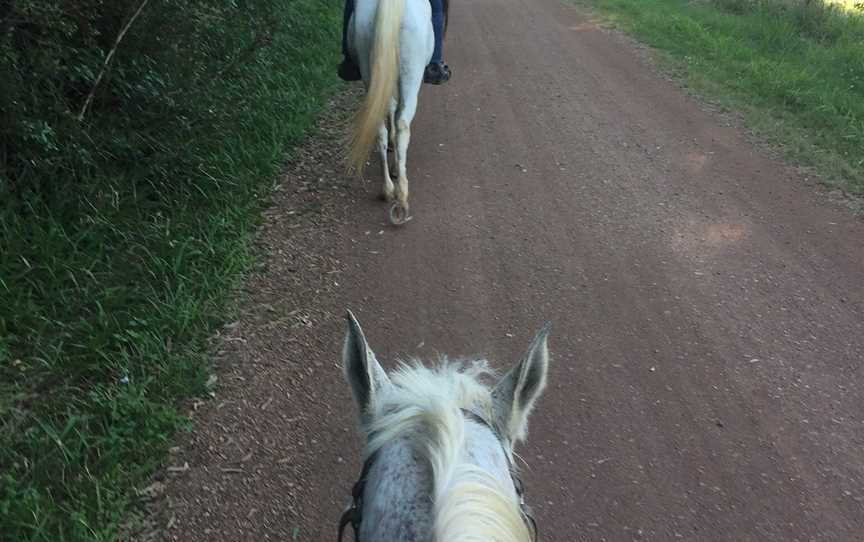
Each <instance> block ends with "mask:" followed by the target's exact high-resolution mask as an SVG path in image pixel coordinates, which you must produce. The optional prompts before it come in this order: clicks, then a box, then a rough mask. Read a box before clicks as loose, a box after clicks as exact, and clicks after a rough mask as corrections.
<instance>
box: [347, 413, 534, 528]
mask: <svg viewBox="0 0 864 542" xmlns="http://www.w3.org/2000/svg"><path fill="white" fill-rule="evenodd" d="M461 410H462V414H463V415H464V416H465V417H466V418H469V419H471V420H474V421H475V422H477V423H479V424H480V425H485V426H486V427H488V428H489V430H490V431H492V433H494V434H495V436H496V437H498V441H499V442H501V435H500V434H499V433H498V431H497V430H495V428H494V427H493V426H492V425H491V424H490V423H489V422H487V421H486V420H484V419H483V418H482V417H481V416H480V415H478V414H476V413H474V412H471V411H470V410H465V409H464V408H463V409H461ZM501 446H502V447H503V446H504V444H503V443H502V444H501ZM377 457H378V454H377V453H374V454H372V455H370V456H369V458H368V459H366V462H365V463H363V470H361V471H360V479H359V480H357V482H356V483H355V484H354V487H353V488H352V489H351V498H352V499H353V501H352V502H351V506H349V507H348V509H347V510H345V512H344V513H343V514H342V517H341V519H339V536H338V538H337V539H336V540H337V542H342V539H343V535H344V534H345V528H346V527H347V526H348V525H351V529H352V530H353V531H354V541H355V542H362V541H361V540H360V523H361V522H362V521H363V491H364V490H365V488H366V478H367V477H368V476H369V471H370V470H371V469H372V465H373V464H375V459H376V458H377ZM504 457H506V458H507V464H508V467H509V470H510V478H512V479H513V488H514V489H515V490H516V496H517V497H518V498H519V511H520V513H521V514H522V520H523V521H524V522H525V525H526V526H527V527H528V531H529V532H530V533H531V540H532V541H533V542H538V541H539V540H540V537H539V533H538V531H537V521H536V520H535V519H534V514H533V513H532V511H531V507H530V506H528V504H527V503H526V502H525V494H524V493H525V490H524V487H523V485H522V479H521V478H520V477H519V473H518V472H517V471H516V467H515V465H513V462H512V461H511V459H510V454H508V453H506V450H505V453H504Z"/></svg>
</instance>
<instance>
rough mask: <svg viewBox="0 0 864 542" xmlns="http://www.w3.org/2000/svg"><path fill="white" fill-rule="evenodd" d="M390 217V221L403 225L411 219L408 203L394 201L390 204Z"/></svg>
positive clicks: (396, 224) (395, 224)
mask: <svg viewBox="0 0 864 542" xmlns="http://www.w3.org/2000/svg"><path fill="white" fill-rule="evenodd" d="M388 216H389V217H390V223H391V224H393V225H394V226H401V225H402V224H404V223H406V222H408V221H409V220H411V217H410V216H408V204H407V203H406V204H404V205H403V204H402V203H400V202H398V201H394V202H393V204H392V205H390V211H389V213H388Z"/></svg>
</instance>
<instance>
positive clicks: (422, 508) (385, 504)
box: [359, 438, 434, 542]
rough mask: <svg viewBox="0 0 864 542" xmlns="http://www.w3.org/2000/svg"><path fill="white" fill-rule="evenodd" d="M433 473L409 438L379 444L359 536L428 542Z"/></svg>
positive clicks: (370, 475) (369, 476) (361, 537)
mask: <svg viewBox="0 0 864 542" xmlns="http://www.w3.org/2000/svg"><path fill="white" fill-rule="evenodd" d="M433 487H434V482H433V474H432V467H431V466H430V464H429V462H428V461H427V460H426V459H425V458H424V457H423V456H422V455H421V454H420V453H419V452H418V450H417V449H416V446H414V445H412V444H411V443H410V442H409V441H408V439H406V438H400V439H398V440H396V441H394V442H393V443H391V444H388V445H386V446H384V447H383V448H381V450H379V451H378V452H377V454H376V459H375V463H374V464H373V465H372V467H371V468H370V469H369V473H368V475H367V480H366V487H365V491H364V499H363V521H362V522H361V524H360V533H359V534H360V536H359V540H388V541H393V542H431V541H432V526H433V519H434V507H433V502H432V495H433Z"/></svg>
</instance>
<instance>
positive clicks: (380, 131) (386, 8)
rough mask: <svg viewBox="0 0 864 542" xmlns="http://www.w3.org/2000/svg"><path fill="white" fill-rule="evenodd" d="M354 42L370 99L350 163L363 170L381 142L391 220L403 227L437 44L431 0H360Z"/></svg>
mask: <svg viewBox="0 0 864 542" xmlns="http://www.w3.org/2000/svg"><path fill="white" fill-rule="evenodd" d="M348 43H349V52H350V53H351V55H352V56H353V57H354V58H355V59H356V60H357V64H358V66H359V67H360V73H361V74H362V75H363V82H364V84H365V85H366V97H365V99H364V101H363V104H362V106H361V107H360V110H359V111H358V112H357V114H356V116H355V118H354V126H353V133H352V136H351V150H350V152H349V155H348V163H349V166H352V167H354V168H355V169H356V170H357V171H358V172H362V171H363V167H364V165H365V164H366V158H367V157H368V155H369V151H370V150H371V149H372V146H373V145H374V143H375V138H376V137H377V138H378V152H379V155H380V157H381V168H382V174H383V176H384V193H383V196H384V198H385V199H386V200H387V201H388V202H390V203H392V205H391V207H390V220H391V222H393V223H394V224H402V223H404V222H405V221H407V220H408V219H409V217H408V176H407V173H406V171H407V155H408V141H409V139H410V137H411V121H412V120H413V119H414V114H415V113H416V112H417V95H418V94H419V92H420V87H421V85H422V84H423V71H424V69H425V68H426V65H427V64H429V61H430V60H431V59H432V50H433V47H434V45H435V36H434V33H433V30H432V8H431V7H430V6H429V2H428V0H357V4H356V7H355V9H354V15H353V16H352V17H351V21H350V22H349V23H348ZM385 117H386V118H385ZM385 120H386V121H387V122H385ZM391 142H393V143H395V145H393V146H394V147H395V149H396V167H397V169H398V180H397V182H398V184H397V185H396V186H394V184H393V181H392V180H391V178H390V167H389V165H388V163H387V149H388V145H389V143H391Z"/></svg>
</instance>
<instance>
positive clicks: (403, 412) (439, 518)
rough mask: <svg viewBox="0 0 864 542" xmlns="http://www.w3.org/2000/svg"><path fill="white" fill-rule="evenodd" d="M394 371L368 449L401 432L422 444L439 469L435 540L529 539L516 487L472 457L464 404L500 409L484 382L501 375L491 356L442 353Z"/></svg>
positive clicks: (483, 412) (488, 411) (489, 411)
mask: <svg viewBox="0 0 864 542" xmlns="http://www.w3.org/2000/svg"><path fill="white" fill-rule="evenodd" d="M390 376H391V381H392V384H393V386H392V387H391V388H389V389H388V390H387V391H386V392H385V393H382V394H381V396H380V397H379V398H377V399H376V404H374V405H372V409H373V415H372V416H371V417H370V421H369V422H368V424H367V426H366V427H364V430H365V431H366V433H367V446H366V448H365V450H364V456H365V457H367V458H368V457H370V456H371V455H373V454H375V453H376V452H378V451H379V450H381V448H383V447H384V446H386V445H387V444H388V443H391V442H394V441H396V440H397V439H407V440H410V441H411V442H412V443H413V445H414V446H416V449H417V451H418V452H419V454H420V455H421V456H422V457H423V458H425V459H426V460H427V461H428V463H429V465H430V467H431V470H432V477H433V481H432V487H433V508H434V518H433V531H434V540H447V541H448V542H455V541H458V540H480V539H482V540H493V541H501V542H504V541H527V540H529V539H530V536H529V533H528V530H527V528H526V526H525V524H524V522H523V520H522V516H521V512H520V509H519V505H518V503H517V502H516V500H515V498H514V495H515V493H514V490H513V488H512V487H507V486H506V485H505V481H503V480H498V479H497V478H495V477H494V476H492V475H491V474H490V473H488V472H487V471H485V470H483V469H482V468H480V467H478V466H477V465H474V464H472V463H469V462H466V461H465V460H464V453H463V452H464V448H465V445H466V432H467V430H468V429H469V423H470V422H468V421H466V419H465V416H464V415H463V413H462V409H465V410H469V411H472V412H474V413H476V414H478V415H479V416H481V417H483V418H484V419H486V420H491V419H492V416H493V407H492V395H491V389H490V387H489V386H487V385H486V384H485V383H484V382H483V380H485V379H486V378H488V377H492V376H494V373H493V372H492V371H491V370H490V369H489V367H488V364H487V363H486V362H485V361H482V360H481V361H473V362H469V363H450V362H448V361H447V360H446V359H441V360H440V361H439V363H438V364H437V365H435V366H433V367H431V368H427V367H424V366H422V365H421V364H420V363H419V362H418V361H413V362H411V363H410V364H402V365H401V366H400V367H399V368H398V369H397V370H396V371H394V372H393V373H391V375H390ZM502 450H503V447H502Z"/></svg>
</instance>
